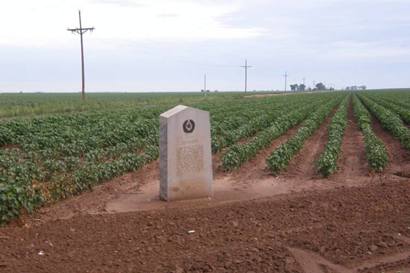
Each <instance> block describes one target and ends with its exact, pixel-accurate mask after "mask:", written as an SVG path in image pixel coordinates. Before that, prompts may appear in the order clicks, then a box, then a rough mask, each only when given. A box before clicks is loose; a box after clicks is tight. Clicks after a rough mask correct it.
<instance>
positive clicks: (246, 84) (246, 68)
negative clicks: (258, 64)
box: [241, 60, 252, 93]
mask: <svg viewBox="0 0 410 273" xmlns="http://www.w3.org/2000/svg"><path fill="white" fill-rule="evenodd" d="M241 67H243V68H245V93H246V91H248V68H251V67H252V66H250V65H248V60H245V65H244V66H241Z"/></svg>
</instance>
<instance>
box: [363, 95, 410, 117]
mask: <svg viewBox="0 0 410 273" xmlns="http://www.w3.org/2000/svg"><path fill="white" fill-rule="evenodd" d="M369 98H370V99H372V100H373V101H374V102H376V103H377V104H379V105H381V106H383V107H385V108H387V109H389V110H390V111H392V112H394V113H395V114H397V115H399V116H400V118H401V119H402V120H403V121H404V122H406V123H407V124H410V110H409V108H408V107H407V108H406V107H403V106H401V105H399V104H397V102H391V101H388V100H385V99H383V97H375V96H371V97H370V96H369Z"/></svg>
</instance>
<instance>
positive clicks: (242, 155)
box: [222, 105, 314, 171]
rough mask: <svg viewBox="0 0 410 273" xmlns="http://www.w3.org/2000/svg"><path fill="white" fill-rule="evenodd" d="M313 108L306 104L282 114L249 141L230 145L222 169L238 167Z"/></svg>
mask: <svg viewBox="0 0 410 273" xmlns="http://www.w3.org/2000/svg"><path fill="white" fill-rule="evenodd" d="M313 108H314V105H308V106H305V107H302V108H300V109H298V110H294V111H292V112H290V113H288V114H286V115H282V116H280V117H279V118H278V119H277V120H276V121H275V122H273V124H272V125H271V126H270V127H268V128H267V129H265V130H263V131H261V132H260V133H259V134H258V135H256V136H255V137H254V138H252V139H251V140H250V141H248V142H246V143H238V144H235V145H233V146H231V147H230V148H229V149H228V151H226V153H225V154H224V155H223V157H222V167H223V169H224V170H226V171H229V170H233V169H236V168H239V167H240V166H241V165H242V164H243V163H245V162H246V161H248V160H250V159H251V158H253V157H254V156H256V154H257V153H258V152H259V151H260V150H262V149H263V148H265V147H267V146H268V145H269V144H270V143H271V142H272V140H274V139H275V138H277V137H279V136H281V135H282V134H284V133H285V132H286V131H287V130H289V129H290V128H291V127H293V126H295V125H297V124H298V123H300V122H301V121H303V120H304V119H305V118H306V116H307V115H308V114H309V112H310V111H311V110H312V109H313Z"/></svg>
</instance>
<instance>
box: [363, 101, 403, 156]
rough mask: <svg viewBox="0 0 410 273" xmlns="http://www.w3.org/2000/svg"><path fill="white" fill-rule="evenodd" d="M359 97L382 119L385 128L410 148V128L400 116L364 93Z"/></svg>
mask: <svg viewBox="0 0 410 273" xmlns="http://www.w3.org/2000/svg"><path fill="white" fill-rule="evenodd" d="M359 97H360V99H361V101H362V102H363V104H364V105H365V106H366V107H367V108H368V109H369V111H370V112H371V113H372V114H373V115H374V116H376V118H377V119H378V120H379V121H380V123H381V124H382V126H383V128H385V129H386V130H388V131H389V132H390V133H392V134H393V135H394V136H395V137H396V138H397V139H399V140H400V142H401V144H402V145H403V147H405V148H406V149H410V130H409V129H408V128H407V127H406V126H405V125H404V124H403V121H402V120H401V119H400V117H399V116H398V115H396V114H395V113H393V112H392V111H390V110H388V109H387V108H385V107H383V106H381V105H380V104H378V103H376V102H374V101H373V100H371V99H369V98H367V97H366V96H364V95H359Z"/></svg>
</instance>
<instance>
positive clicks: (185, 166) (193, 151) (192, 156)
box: [177, 145, 204, 176]
mask: <svg viewBox="0 0 410 273" xmlns="http://www.w3.org/2000/svg"><path fill="white" fill-rule="evenodd" d="M203 155H204V150H203V147H202V145H195V146H184V147H180V148H178V150H177V175H178V176H186V175H190V174H195V173H198V172H201V171H202V168H203V165H204V162H203Z"/></svg>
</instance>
